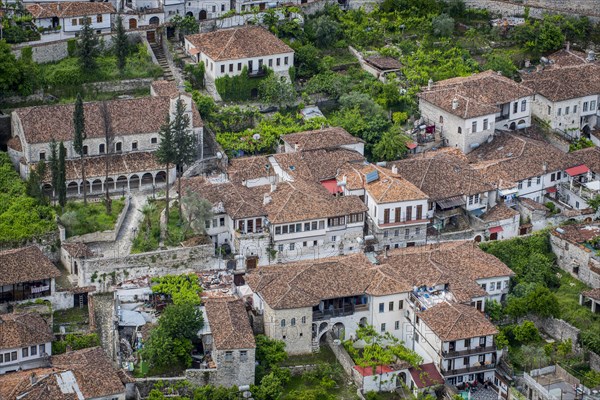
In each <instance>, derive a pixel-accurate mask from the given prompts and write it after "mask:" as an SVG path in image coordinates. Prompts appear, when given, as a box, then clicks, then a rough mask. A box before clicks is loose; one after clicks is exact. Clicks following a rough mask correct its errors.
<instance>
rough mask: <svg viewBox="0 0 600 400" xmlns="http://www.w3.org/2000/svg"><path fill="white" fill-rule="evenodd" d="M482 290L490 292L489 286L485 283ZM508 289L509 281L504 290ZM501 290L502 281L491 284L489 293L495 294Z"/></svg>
mask: <svg viewBox="0 0 600 400" xmlns="http://www.w3.org/2000/svg"><path fill="white" fill-rule="evenodd" d="M481 288H482V289H483V290H485V291H488V289H487V284H485V283H482V284H481ZM506 288H508V281H504V289H506ZM501 289H502V281H498V282H490V283H489V291H490V292H493V291H494V290H501Z"/></svg>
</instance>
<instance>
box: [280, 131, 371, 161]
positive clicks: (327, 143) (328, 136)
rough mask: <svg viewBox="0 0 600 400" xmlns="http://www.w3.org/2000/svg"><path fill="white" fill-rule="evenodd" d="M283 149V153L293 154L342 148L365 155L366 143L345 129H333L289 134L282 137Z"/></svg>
mask: <svg viewBox="0 0 600 400" xmlns="http://www.w3.org/2000/svg"><path fill="white" fill-rule="evenodd" d="M281 141H282V142H283V149H282V151H281V152H284V153H293V152H297V151H306V150H319V149H329V148H341V149H347V150H353V151H355V152H357V153H359V154H360V155H363V156H364V155H365V142H364V140H362V139H360V138H357V137H356V136H353V135H351V134H350V133H348V132H347V131H346V130H345V129H344V128H341V127H331V128H323V129H318V130H314V131H304V132H297V133H288V134H287V135H282V136H281Z"/></svg>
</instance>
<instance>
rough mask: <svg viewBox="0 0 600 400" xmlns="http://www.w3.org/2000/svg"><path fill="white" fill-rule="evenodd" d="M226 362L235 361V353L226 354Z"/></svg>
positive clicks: (228, 352)
mask: <svg viewBox="0 0 600 400" xmlns="http://www.w3.org/2000/svg"><path fill="white" fill-rule="evenodd" d="M225 361H233V351H226V352H225Z"/></svg>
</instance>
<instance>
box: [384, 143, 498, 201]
mask: <svg viewBox="0 0 600 400" xmlns="http://www.w3.org/2000/svg"><path fill="white" fill-rule="evenodd" d="M457 152H460V150H458V149H453V151H435V152H433V151H432V152H426V153H423V154H424V155H423V156H421V155H419V156H416V157H411V158H407V159H404V160H400V161H394V162H393V163H391V165H395V166H396V167H397V168H398V174H399V175H400V176H402V177H404V178H406V179H407V180H408V181H409V182H412V183H413V184H414V185H415V186H416V187H417V188H419V189H420V190H421V191H423V192H424V193H425V194H427V196H429V198H430V199H431V200H433V201H438V200H443V199H448V198H451V197H456V196H470V195H474V194H477V193H485V192H488V191H490V190H493V186H492V185H491V183H490V181H489V180H488V179H486V178H485V177H484V176H483V175H482V174H481V173H480V172H479V171H476V170H475V169H474V168H473V167H472V166H471V165H469V164H468V162H467V161H466V159H465V157H464V155H463V154H457Z"/></svg>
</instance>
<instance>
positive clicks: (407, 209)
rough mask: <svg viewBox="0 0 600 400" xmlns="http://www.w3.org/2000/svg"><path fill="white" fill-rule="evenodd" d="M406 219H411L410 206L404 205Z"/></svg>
mask: <svg viewBox="0 0 600 400" xmlns="http://www.w3.org/2000/svg"><path fill="white" fill-rule="evenodd" d="M406 220H407V221H412V206H408V207H406Z"/></svg>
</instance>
